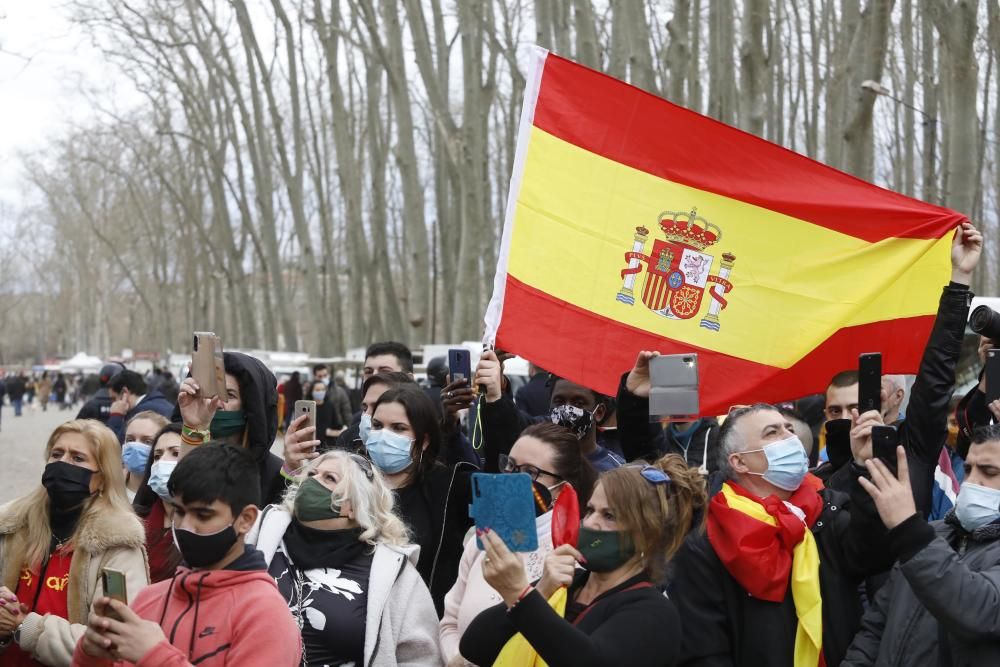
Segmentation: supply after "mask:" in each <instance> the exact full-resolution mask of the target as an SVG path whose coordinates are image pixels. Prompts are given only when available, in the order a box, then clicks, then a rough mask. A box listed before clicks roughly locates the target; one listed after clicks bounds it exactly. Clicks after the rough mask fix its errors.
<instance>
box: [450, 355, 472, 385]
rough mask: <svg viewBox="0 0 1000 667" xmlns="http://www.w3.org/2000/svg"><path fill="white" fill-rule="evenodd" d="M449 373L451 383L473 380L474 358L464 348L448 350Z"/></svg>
mask: <svg viewBox="0 0 1000 667" xmlns="http://www.w3.org/2000/svg"><path fill="white" fill-rule="evenodd" d="M448 372H449V373H450V374H451V381H452V382H457V381H458V380H470V381H471V380H472V356H471V355H470V354H469V351H468V350H466V349H464V348H455V349H452V350H448Z"/></svg>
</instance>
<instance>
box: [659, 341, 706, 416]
mask: <svg viewBox="0 0 1000 667" xmlns="http://www.w3.org/2000/svg"><path fill="white" fill-rule="evenodd" d="M649 380H650V385H651V386H650V391H649V416H650V417H651V418H652V419H659V418H660V417H670V418H675V419H691V418H696V417H697V416H698V410H699V401H698V355H697V354H695V353H689V354H661V355H660V356H658V357H653V358H652V359H650V360H649Z"/></svg>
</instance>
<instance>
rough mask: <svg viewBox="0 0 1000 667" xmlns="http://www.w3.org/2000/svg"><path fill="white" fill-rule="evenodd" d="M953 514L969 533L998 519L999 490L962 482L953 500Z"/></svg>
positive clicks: (999, 513) (999, 514)
mask: <svg viewBox="0 0 1000 667" xmlns="http://www.w3.org/2000/svg"><path fill="white" fill-rule="evenodd" d="M955 516H956V517H957V518H958V521H959V522H960V523H961V524H962V528H965V529H966V530H967V531H969V532H970V533H971V532H972V531H974V530H975V529H976V528H982V527H983V526H985V525H986V524H989V523H993V522H994V521H996V520H997V519H1000V490H997V489H991V488H989V487H985V486H980V485H978V484H972V483H971V482H965V483H963V484H962V488H961V489H960V490H959V492H958V498H957V499H956V500H955Z"/></svg>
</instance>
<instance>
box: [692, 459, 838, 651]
mask: <svg viewBox="0 0 1000 667" xmlns="http://www.w3.org/2000/svg"><path fill="white" fill-rule="evenodd" d="M822 488H823V483H822V482H821V481H820V480H819V479H818V478H817V477H814V476H813V475H808V476H807V477H806V479H805V481H803V483H802V485H801V486H800V487H799V489H798V490H797V491H796V492H795V493H793V494H792V497H791V498H789V500H788V502H789V503H790V504H792V505H794V506H795V507H797V508H799V509H800V510H802V512H803V513H804V514H805V520H804V521H803V519H801V518H799V516H798V515H796V514H795V513H794V512H793V511H792V510H791V509H789V508H788V506H787V505H785V503H784V502H782V500H781V499H779V498H778V497H777V496H773V495H772V496H768V497H767V498H758V497H757V496H755V495H753V494H752V493H750V492H749V491H747V490H746V489H744V488H742V487H741V486H739V485H738V484H736V483H734V482H728V483H726V484H724V485H723V487H722V491H721V492H720V493H718V494H716V495H715V496H714V497H713V498H712V502H711V503H709V506H708V540H709V542H711V544H712V547H713V548H714V549H715V553H716V554H718V556H719V559H720V560H721V561H722V564H723V565H725V567H726V570H727V571H728V572H729V574H731V575H732V576H733V578H734V579H736V581H737V582H739V584H740V586H742V587H743V588H744V589H745V590H746V591H747V593H749V594H750V595H752V596H754V597H756V598H760V599H762V600H768V601H770V602H781V601H782V600H784V599H785V594H786V592H787V591H788V582H789V580H791V584H792V599H793V600H794V602H795V615H796V616H797V617H798V620H799V625H798V629H797V630H796V633H795V667H817V666H818V667H823V666H824V665H825V661H824V659H823V606H822V603H823V601H822V597H821V595H820V586H819V551H818V549H817V548H816V540H815V538H814V537H813V534H812V531H811V530H808V528H811V527H812V525H813V524H814V523H816V520H817V519H818V518H819V515H820V513H821V512H822V511H823V498H822V497H821V496H820V495H819V493H818V492H819V491H820V490H821V489H822Z"/></svg>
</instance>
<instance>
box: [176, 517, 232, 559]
mask: <svg viewBox="0 0 1000 667" xmlns="http://www.w3.org/2000/svg"><path fill="white" fill-rule="evenodd" d="M171 530H173V532H174V544H175V545H177V550H178V551H180V552H181V557H182V558H184V562H185V563H187V564H188V566H189V567H194V568H202V567H208V566H209V565H214V564H216V563H218V562H219V561H220V560H222V559H223V558H225V557H226V554H227V553H229V550H230V549H232V548H233V545H234V544H236V540H237V535H236V529H235V528H233V525H232V524H229V525H228V526H226V527H225V528H223V529H222V530H220V531H219V532H217V533H212V534H211V535H199V534H198V533H194V532H191V531H190V530H184V529H183V528H172V529H171Z"/></svg>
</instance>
